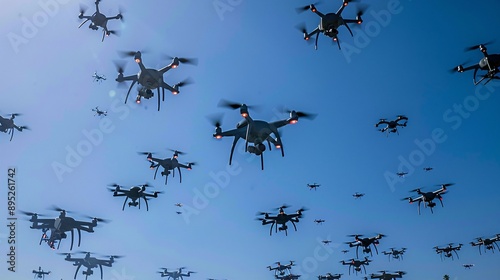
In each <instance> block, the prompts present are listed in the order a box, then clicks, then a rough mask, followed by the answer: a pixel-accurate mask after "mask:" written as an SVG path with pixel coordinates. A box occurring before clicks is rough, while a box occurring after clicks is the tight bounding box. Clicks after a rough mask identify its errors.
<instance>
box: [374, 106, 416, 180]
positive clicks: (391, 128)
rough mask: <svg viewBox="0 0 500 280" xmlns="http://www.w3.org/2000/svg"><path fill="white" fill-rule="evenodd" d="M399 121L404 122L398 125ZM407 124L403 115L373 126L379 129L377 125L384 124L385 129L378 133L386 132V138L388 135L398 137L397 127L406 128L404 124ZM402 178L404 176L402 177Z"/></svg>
mask: <svg viewBox="0 0 500 280" xmlns="http://www.w3.org/2000/svg"><path fill="white" fill-rule="evenodd" d="M400 121H404V123H399V122H400ZM407 122H408V118H407V117H406V116H404V115H399V116H397V118H396V119H395V120H393V121H387V120H386V119H380V120H379V122H378V123H376V124H375V127H379V125H382V124H385V125H386V127H384V128H381V129H379V131H380V132H382V133H383V132H387V136H389V133H397V134H398V135H399V131H398V127H399V126H400V127H406V123H407ZM403 176H404V175H403Z"/></svg>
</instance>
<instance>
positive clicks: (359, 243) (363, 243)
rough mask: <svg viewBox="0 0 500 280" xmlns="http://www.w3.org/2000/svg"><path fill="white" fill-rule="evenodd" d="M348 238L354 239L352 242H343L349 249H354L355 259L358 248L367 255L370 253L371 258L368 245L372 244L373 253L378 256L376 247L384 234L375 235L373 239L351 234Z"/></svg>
mask: <svg viewBox="0 0 500 280" xmlns="http://www.w3.org/2000/svg"><path fill="white" fill-rule="evenodd" d="M349 236H350V237H354V241H350V242H345V243H346V244H349V247H351V248H352V247H356V258H358V249H359V247H363V253H365V254H368V253H370V255H371V256H373V253H372V250H371V248H370V245H372V244H373V248H375V252H377V254H378V249H377V245H378V244H379V239H381V238H382V237H385V235H384V234H377V235H375V236H373V237H365V238H361V237H362V236H363V235H361V234H353V235H349Z"/></svg>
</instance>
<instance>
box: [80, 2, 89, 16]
mask: <svg viewBox="0 0 500 280" xmlns="http://www.w3.org/2000/svg"><path fill="white" fill-rule="evenodd" d="M88 8H89V7H87V6H85V5H82V4H80V15H82V16H83V15H84V14H85V12H86V11H87V9H88Z"/></svg>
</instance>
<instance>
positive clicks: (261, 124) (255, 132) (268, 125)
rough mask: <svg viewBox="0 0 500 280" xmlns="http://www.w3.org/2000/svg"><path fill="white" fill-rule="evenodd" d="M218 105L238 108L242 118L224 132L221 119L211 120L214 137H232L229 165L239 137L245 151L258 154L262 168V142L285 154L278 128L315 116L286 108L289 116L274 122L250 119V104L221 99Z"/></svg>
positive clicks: (263, 147)
mask: <svg viewBox="0 0 500 280" xmlns="http://www.w3.org/2000/svg"><path fill="white" fill-rule="evenodd" d="M219 107H226V108H230V109H240V114H241V116H242V117H243V118H244V119H243V120H241V121H240V122H239V123H238V124H236V129H232V130H228V131H224V132H223V131H222V128H221V121H220V120H216V119H213V120H212V121H213V124H214V125H215V133H214V134H213V137H214V138H216V139H221V138H222V137H226V136H230V137H234V140H233V145H232V146H231V153H230V155H229V165H231V162H232V159H233V153H234V148H235V147H236V143H238V140H239V139H240V138H241V139H244V140H245V152H249V153H251V154H255V155H256V156H260V164H261V169H262V170H264V151H265V150H266V145H264V142H267V144H268V146H269V150H271V143H272V144H273V145H274V146H275V147H276V149H280V150H281V156H282V157H284V156H285V151H284V149H283V142H282V141H281V136H280V133H279V131H278V128H280V127H283V126H285V125H288V124H296V123H297V122H298V121H299V118H306V119H307V118H309V119H314V118H315V117H316V115H314V114H309V113H304V112H298V111H294V110H291V111H290V110H287V111H288V113H289V114H290V117H289V118H287V119H283V120H279V121H274V122H266V121H261V120H254V119H252V118H251V117H250V114H249V113H248V109H249V108H251V106H248V105H246V104H240V103H234V102H229V101H225V100H221V101H220V102H219ZM271 134H273V135H274V138H273V137H271ZM249 143H252V144H253V145H249Z"/></svg>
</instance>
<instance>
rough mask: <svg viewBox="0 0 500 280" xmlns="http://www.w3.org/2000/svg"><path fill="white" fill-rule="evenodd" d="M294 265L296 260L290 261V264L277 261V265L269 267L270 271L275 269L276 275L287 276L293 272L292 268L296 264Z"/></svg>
mask: <svg viewBox="0 0 500 280" xmlns="http://www.w3.org/2000/svg"><path fill="white" fill-rule="evenodd" d="M294 265H295V263H294V261H290V263H289V264H281V262H276V267H271V266H268V267H267V268H268V269H269V270H270V271H273V270H274V275H275V276H286V275H290V274H292V272H291V271H290V270H291V269H292V266H294Z"/></svg>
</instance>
